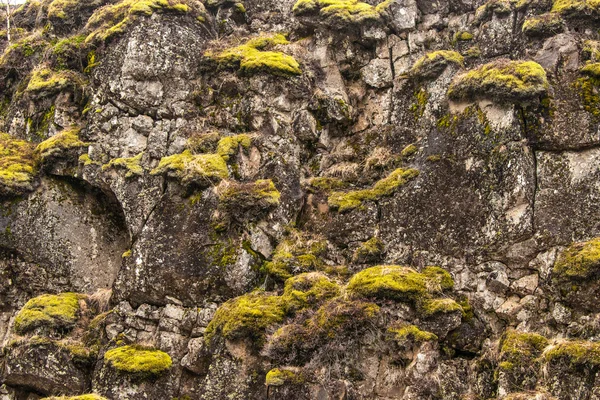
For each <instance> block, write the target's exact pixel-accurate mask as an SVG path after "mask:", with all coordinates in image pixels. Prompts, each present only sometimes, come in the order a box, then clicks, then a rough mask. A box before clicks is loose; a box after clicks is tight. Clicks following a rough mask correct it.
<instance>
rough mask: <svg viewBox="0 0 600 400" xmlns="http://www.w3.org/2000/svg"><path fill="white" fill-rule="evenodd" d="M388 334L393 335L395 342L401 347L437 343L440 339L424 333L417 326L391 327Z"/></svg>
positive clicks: (429, 333)
mask: <svg viewBox="0 0 600 400" xmlns="http://www.w3.org/2000/svg"><path fill="white" fill-rule="evenodd" d="M388 332H389V333H391V334H392V335H393V338H394V340H395V341H397V342H398V343H399V344H401V345H404V344H406V343H409V342H413V343H417V344H420V343H424V342H435V341H437V340H438V337H437V336H436V335H435V334H433V333H431V332H427V331H423V330H421V329H419V327H417V326H415V325H405V326H401V327H390V328H388Z"/></svg>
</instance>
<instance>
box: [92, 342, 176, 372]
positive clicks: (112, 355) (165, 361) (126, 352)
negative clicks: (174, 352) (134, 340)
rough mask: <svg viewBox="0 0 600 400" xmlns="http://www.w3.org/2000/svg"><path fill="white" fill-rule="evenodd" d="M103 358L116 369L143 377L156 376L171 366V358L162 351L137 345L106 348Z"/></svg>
mask: <svg viewBox="0 0 600 400" xmlns="http://www.w3.org/2000/svg"><path fill="white" fill-rule="evenodd" d="M104 360H105V361H106V362H107V363H108V364H110V365H111V366H112V367H113V368H115V369H116V370H117V371H121V372H125V373H128V374H135V375H140V376H144V377H151V376H157V375H160V374H161V373H163V372H165V371H167V370H168V369H169V368H171V365H172V363H173V362H172V360H171V356H169V355H168V354H167V353H165V352H164V351H160V350H156V349H152V348H147V347H143V346H139V345H131V346H123V347H117V348H114V349H111V350H108V351H107V352H106V353H105V354H104Z"/></svg>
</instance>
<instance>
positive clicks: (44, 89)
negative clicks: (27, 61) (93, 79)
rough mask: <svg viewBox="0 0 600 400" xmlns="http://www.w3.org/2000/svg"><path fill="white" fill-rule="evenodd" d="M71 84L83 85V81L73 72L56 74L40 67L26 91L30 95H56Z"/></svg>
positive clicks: (33, 73)
mask: <svg viewBox="0 0 600 400" xmlns="http://www.w3.org/2000/svg"><path fill="white" fill-rule="evenodd" d="M70 84H77V85H82V84H83V81H82V80H81V78H79V77H78V76H77V75H76V74H75V73H74V72H72V71H61V72H54V71H52V70H51V69H49V68H45V67H39V68H36V69H34V70H33V72H32V73H31V78H30V79H29V84H28V85H27V88H25V91H26V92H29V93H55V92H58V91H60V90H62V89H64V88H65V87H67V86H68V85H70Z"/></svg>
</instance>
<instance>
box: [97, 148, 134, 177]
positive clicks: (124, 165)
mask: <svg viewBox="0 0 600 400" xmlns="http://www.w3.org/2000/svg"><path fill="white" fill-rule="evenodd" d="M143 157H144V152H141V153H140V154H138V155H136V156H134V157H126V158H114V159H112V160H110V161H109V162H108V163H107V164H104V165H103V166H102V171H106V170H108V169H111V168H118V169H124V170H125V171H127V172H126V174H125V178H133V177H135V176H142V175H144V168H143V167H142V165H141V162H142V158H143Z"/></svg>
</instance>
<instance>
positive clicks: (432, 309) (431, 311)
mask: <svg viewBox="0 0 600 400" xmlns="http://www.w3.org/2000/svg"><path fill="white" fill-rule="evenodd" d="M420 308H421V311H422V313H423V316H424V317H433V316H435V315H438V314H450V313H454V312H460V313H463V309H462V307H461V305H460V304H458V303H457V302H456V301H455V300H453V299H449V298H444V299H432V300H427V301H425V302H423V303H422V304H421V305H420Z"/></svg>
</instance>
